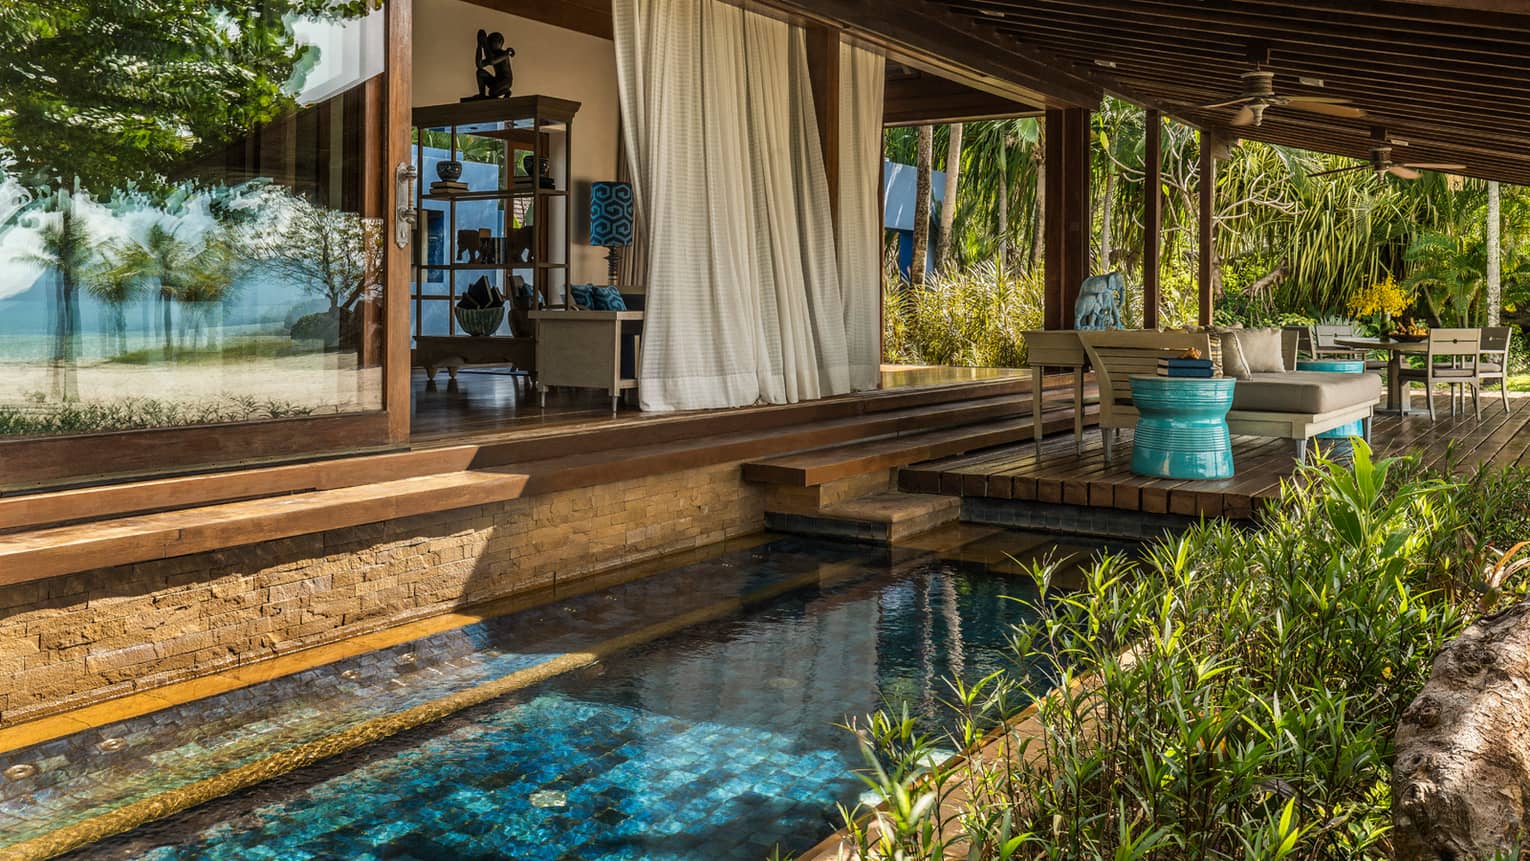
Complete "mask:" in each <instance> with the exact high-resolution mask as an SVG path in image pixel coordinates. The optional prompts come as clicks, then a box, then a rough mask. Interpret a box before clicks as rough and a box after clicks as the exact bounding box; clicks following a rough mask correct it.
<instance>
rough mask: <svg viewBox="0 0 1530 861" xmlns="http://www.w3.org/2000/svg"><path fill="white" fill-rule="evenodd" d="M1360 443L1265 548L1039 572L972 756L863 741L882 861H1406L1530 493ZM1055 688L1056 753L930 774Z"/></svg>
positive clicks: (1186, 546) (919, 742)
mask: <svg viewBox="0 0 1530 861" xmlns="http://www.w3.org/2000/svg"><path fill="white" fill-rule="evenodd" d="M1355 447H1356V453H1355V463H1354V466H1353V467H1352V468H1349V467H1344V466H1340V465H1336V464H1334V463H1330V462H1322V463H1319V464H1318V465H1316V466H1313V467H1308V468H1305V469H1304V472H1303V478H1304V480H1305V485H1304V486H1300V487H1299V486H1297V484H1291V485H1288V486H1287V487H1286V488H1285V490H1284V492H1283V494H1282V496H1281V499H1280V502H1279V504H1278V505H1276V506H1272V507H1271V508H1270V509H1269V510H1268V511H1267V512H1266V514H1265V516H1264V518H1263V520H1262V521H1261V523H1260V524H1259V527H1258V528H1257V529H1246V528H1241V527H1238V526H1235V525H1233V524H1230V523H1228V522H1226V521H1222V520H1216V521H1211V522H1206V523H1202V524H1200V525H1198V526H1195V527H1193V528H1191V529H1189V530H1188V531H1186V532H1185V533H1184V534H1183V535H1180V536H1178V537H1175V538H1169V539H1166V540H1164V541H1163V542H1161V543H1159V544H1157V545H1155V546H1154V547H1152V548H1150V549H1149V551H1148V552H1147V553H1146V555H1145V557H1144V558H1143V559H1142V561H1140V562H1135V561H1132V560H1128V559H1125V558H1105V559H1102V560H1101V561H1099V563H1098V564H1097V565H1096V566H1095V567H1094V568H1093V570H1092V571H1091V572H1090V573H1089V574H1088V576H1087V578H1086V579H1087V582H1086V583H1085V584H1084V586H1083V587H1082V588H1081V589H1079V590H1078V591H1076V592H1062V591H1059V590H1056V589H1053V588H1050V587H1051V584H1050V583H1049V582H1048V577H1049V574H1050V571H1049V570H1048V569H1045V568H1043V569H1041V570H1038V571H1036V572H1035V576H1036V577H1037V579H1038V582H1039V585H1040V586H1041V590H1040V595H1041V596H1042V597H1041V598H1039V599H1038V600H1037V601H1036V606H1035V610H1036V613H1037V616H1036V620H1035V621H1034V622H1032V623H1029V624H1026V625H1024V626H1022V627H1020V628H1019V629H1017V630H1016V632H1015V637H1014V648H1015V659H1016V670H1015V671H1014V672H1013V673H1011V674H1007V675H999V676H995V677H993V678H990V679H988V680H985V682H984V683H983V685H981V686H976V687H977V688H982V690H976V689H975V688H953V692H954V694H953V696H952V697H951V701H952V703H951V704H952V706H953V707H954V708H955V709H956V710H957V716H958V718H959V724H960V726H961V727H962V729H961V730H959V731H958V732H957V733H956V737H955V738H950V739H933V738H929V737H924V736H921V735H919V733H918V731H917V730H916V729H915V728H914V727H913V725H912V724H911V723H910V722H907V721H900V720H898V719H897V718H896V717H893V716H889V715H886V714H880V715H873V716H871V717H870V718H867V719H864V720H860V721H856V722H855V724H854V726H853V729H854V730H855V731H856V732H857V734H858V735H859V737H860V740H861V743H862V748H863V751H864V752H865V754H866V756H867V759H868V768H867V769H866V772H865V775H864V776H865V777H866V779H867V781H868V782H869V783H870V784H871V785H872V786H873V788H874V789H875V790H876V792H877V794H878V795H879V796H880V797H881V798H882V799H885V800H886V801H887V806H886V811H885V812H883V813H881V814H879V820H880V823H879V827H878V828H877V829H866V828H864V827H863V826H862V825H858V824H852V835H853V837H854V839H855V840H856V842H858V843H859V844H860V849H861V851H862V857H866V858H893V857H899V858H940V857H949V856H947V855H945V854H944V853H946V852H947V851H955V852H957V853H959V854H961V855H962V856H964V857H970V858H977V859H1000V858H1116V859H1129V858H1146V857H1152V858H1161V859H1201V858H1212V859H1231V858H1250V859H1252V858H1271V859H1278V858H1287V857H1290V858H1346V859H1348V858H1356V859H1358V858H1377V859H1380V858H1386V857H1388V854H1389V845H1388V829H1389V827H1390V798H1389V785H1390V775H1391V772H1390V766H1391V762H1392V757H1393V748H1392V735H1393V730H1394V728H1395V726H1396V723H1397V720H1398V717H1399V715H1400V714H1401V712H1402V710H1403V709H1404V708H1405V707H1406V706H1407V704H1408V703H1409V702H1410V701H1411V700H1412V699H1413V698H1414V696H1416V694H1417V693H1418V691H1419V689H1420V688H1421V687H1422V685H1423V683H1424V681H1425V679H1426V678H1427V676H1428V673H1429V669H1430V662H1431V660H1432V658H1433V656H1434V655H1435V653H1436V652H1437V651H1438V650H1439V648H1440V647H1441V646H1442V645H1443V644H1444V643H1445V642H1447V641H1448V640H1449V639H1450V638H1452V637H1453V636H1455V635H1456V634H1457V633H1459V632H1460V630H1461V629H1462V628H1463V627H1464V625H1465V624H1466V623H1467V621H1468V620H1469V618H1470V615H1471V613H1472V612H1474V611H1475V600H1476V599H1477V597H1478V594H1477V593H1476V592H1475V591H1473V590H1472V589H1470V588H1463V586H1464V584H1466V583H1467V582H1468V581H1470V580H1473V579H1475V578H1476V576H1477V572H1475V571H1472V570H1471V569H1472V566H1476V565H1480V564H1482V562H1483V561H1484V560H1490V559H1492V558H1494V555H1495V553H1497V552H1498V549H1499V548H1502V547H1504V546H1506V545H1507V544H1508V543H1510V542H1511V540H1512V539H1514V538H1516V537H1522V536H1523V535H1524V534H1525V529H1526V526H1527V525H1530V490H1526V489H1525V488H1526V487H1527V486H1530V482H1527V478H1530V474H1527V473H1526V472H1525V471H1523V470H1509V471H1504V470H1482V471H1479V472H1478V473H1475V474H1473V475H1471V476H1467V477H1464V478H1458V477H1455V476H1453V475H1451V474H1450V473H1449V472H1448V471H1442V472H1439V473H1433V472H1430V471H1427V470H1425V469H1424V468H1423V467H1421V466H1420V465H1419V464H1418V462H1417V461H1390V462H1382V463H1374V464H1373V463H1372V462H1371V460H1370V457H1369V452H1368V450H1367V449H1366V448H1365V446H1364V444H1363V443H1359V442H1357V443H1356V444H1355ZM1442 585H1444V586H1446V588H1438V587H1440V586H1442ZM1038 671H1039V672H1041V673H1042V674H1043V675H1048V676H1050V677H1052V678H1054V679H1056V685H1055V688H1054V693H1053V694H1052V695H1051V696H1049V697H1047V698H1045V699H1043V700H1042V701H1041V704H1040V706H1039V708H1038V710H1037V713H1036V719H1037V720H1038V721H1039V723H1040V725H1041V727H1042V728H1043V730H1044V731H1043V732H1042V733H1041V735H1040V736H1039V737H1028V740H1021V739H1020V737H1019V736H1017V735H996V736H995V737H991V738H990V739H988V740H987V743H988V745H990V746H989V747H985V748H982V749H981V750H980V751H979V752H978V753H976V754H974V755H973V757H972V758H971V759H970V760H969V761H968V763H967V764H966V765H965V766H964V767H955V768H944V769H943V768H940V767H937V768H935V769H933V770H931V769H930V768H929V766H928V761H927V759H925V758H927V757H928V756H929V754H930V752H931V751H932V750H933V749H934V748H935V747H938V746H950V745H951V744H952V743H953V742H954V743H956V744H957V745H958V746H960V747H962V748H964V749H968V750H974V749H975V748H974V745H973V743H974V742H976V741H978V739H979V733H980V732H981V730H982V727H983V726H985V725H991V723H992V722H993V721H996V720H998V719H1000V718H1003V717H1005V716H1007V715H1008V714H1010V713H1011V712H1012V709H1013V706H1014V705H1015V704H1016V703H1019V702H1021V701H1023V699H1024V698H1023V697H1020V696H1018V695H1017V694H1019V693H1022V692H1025V690H1026V688H1027V687H1028V686H1029V682H1028V679H1030V678H1033V677H1034V675H1033V674H1035V673H1037V672H1038ZM862 812H864V811H862ZM847 813H848V812H847ZM847 818H848V819H849V820H850V821H851V822H852V823H854V822H855V817H854V816H847ZM953 844H954V849H953ZM900 853H901V854H900Z"/></svg>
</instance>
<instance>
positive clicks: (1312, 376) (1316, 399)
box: [1232, 371, 1381, 415]
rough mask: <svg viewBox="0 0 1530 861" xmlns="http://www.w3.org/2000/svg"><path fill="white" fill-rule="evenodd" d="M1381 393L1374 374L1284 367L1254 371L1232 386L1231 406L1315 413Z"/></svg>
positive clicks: (1258, 410)
mask: <svg viewBox="0 0 1530 861" xmlns="http://www.w3.org/2000/svg"><path fill="white" fill-rule="evenodd" d="M1380 397H1381V378H1380V377H1378V376H1376V375H1375V374H1336V373H1329V372H1325V371H1286V372H1285V373H1281V374H1254V375H1253V376H1251V377H1250V378H1249V379H1247V380H1239V381H1238V382H1237V385H1236V387H1234V389H1233V403H1232V408H1233V409H1235V410H1249V411H1251V412H1265V413H1307V414H1312V415H1317V414H1320V413H1326V412H1331V411H1333V410H1340V409H1344V408H1345V407H1352V406H1355V405H1356V404H1363V403H1369V402H1370V401H1374V400H1377V399H1378V398H1380Z"/></svg>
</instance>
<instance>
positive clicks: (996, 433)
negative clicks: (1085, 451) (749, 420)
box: [744, 398, 1095, 487]
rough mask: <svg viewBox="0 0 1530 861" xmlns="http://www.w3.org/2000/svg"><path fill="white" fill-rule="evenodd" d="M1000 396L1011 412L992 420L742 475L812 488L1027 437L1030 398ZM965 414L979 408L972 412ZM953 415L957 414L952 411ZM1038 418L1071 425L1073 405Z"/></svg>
mask: <svg viewBox="0 0 1530 861" xmlns="http://www.w3.org/2000/svg"><path fill="white" fill-rule="evenodd" d="M999 400H1006V401H1009V403H1005V404H995V405H993V406H994V407H995V408H1003V409H1005V410H1008V411H1011V412H1010V413H1009V414H1010V416H1011V417H1008V418H1004V419H1001V420H997V421H993V420H988V421H985V420H984V419H983V418H974V419H973V421H972V422H971V423H967V424H963V425H962V426H960V427H948V428H943V429H939V430H923V431H919V430H913V429H909V430H904V431H901V432H899V433H898V435H896V436H894V437H891V438H888V439H882V440H877V441H874V442H856V443H854V444H853V445H841V446H834V447H829V448H822V449H818V450H815V451H807V452H802V453H799V454H790V455H784V456H781V457H774V458H770V459H767V460H759V461H754V462H751V463H746V464H744V478H745V479H746V480H748V481H755V482H760V483H762V484H778V485H786V486H794V487H811V486H813V485H818V484H823V483H825V482H829V481H834V480H836V479H842V478H848V477H850V476H854V475H860V474H864V473H869V472H875V471H877V470H886V469H894V468H897V467H901V466H906V465H908V464H911V463H918V462H920V461H924V460H931V459H934V458H943V457H949V456H952V455H956V454H962V453H964V452H969V451H977V450H979V449H985V448H993V447H995V446H1002V445H1009V444H1012V443H1018V442H1023V441H1027V440H1030V439H1031V436H1032V433H1033V428H1034V424H1033V422H1032V418H1031V416H1030V415H1029V413H1030V399H1029V398H1016V399H999ZM1015 402H1018V403H1015ZM1016 409H1018V410H1019V411H1020V412H1022V413H1023V415H1021V416H1015V415H1014V413H1013V410H1016ZM1094 414H1095V411H1094V410H1090V411H1089V415H1090V416H1093V415H1094ZM966 415H969V416H976V415H979V413H977V412H976V411H973V412H969V413H967V414H966ZM952 418H953V419H955V418H957V416H956V415H955V414H953V415H952ZM978 422H981V423H978ZM1042 422H1043V425H1042V429H1043V433H1047V434H1050V433H1058V432H1061V431H1064V430H1068V429H1071V428H1072V426H1073V425H1072V422H1073V418H1072V409H1071V407H1070V408H1060V409H1051V410H1047V411H1046V412H1044V413H1043V414H1042Z"/></svg>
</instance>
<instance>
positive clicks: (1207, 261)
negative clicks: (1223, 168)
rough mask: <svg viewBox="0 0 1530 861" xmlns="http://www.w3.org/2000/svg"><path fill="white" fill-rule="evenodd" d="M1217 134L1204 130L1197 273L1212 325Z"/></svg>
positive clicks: (1205, 319)
mask: <svg viewBox="0 0 1530 861" xmlns="http://www.w3.org/2000/svg"><path fill="white" fill-rule="evenodd" d="M1216 191H1217V157H1216V138H1215V137H1214V136H1213V135H1212V134H1211V133H1210V132H1208V131H1206V130H1205V129H1202V130H1201V188H1200V192H1201V195H1200V197H1201V202H1200V209H1201V213H1200V230H1199V234H1200V237H1199V238H1200V255H1199V256H1200V260H1199V261H1198V268H1199V272H1198V273H1197V274H1198V276H1199V278H1198V283H1199V285H1200V306H1201V310H1200V323H1201V325H1202V326H1210V325H1211V312H1212V296H1211V276H1212V262H1213V261H1214V259H1215V258H1216V247H1215V244H1214V240H1215V238H1216V237H1215V222H1216V202H1217V195H1216Z"/></svg>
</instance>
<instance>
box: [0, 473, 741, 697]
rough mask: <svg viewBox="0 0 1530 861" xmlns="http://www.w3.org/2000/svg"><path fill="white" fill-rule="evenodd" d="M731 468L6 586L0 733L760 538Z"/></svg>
mask: <svg viewBox="0 0 1530 861" xmlns="http://www.w3.org/2000/svg"><path fill="white" fill-rule="evenodd" d="M762 500H763V494H762V493H761V491H760V489H759V488H758V487H757V486H754V485H749V484H745V483H744V482H743V481H742V480H741V478H740V475H739V468H738V465H737V464H730V465H722V466H713V467H705V468H700V469H693V470H687V471H683V472H675V473H670V474H667V475H661V476H652V477H648V478H643V479H635V480H632V481H625V482H619V483H615V484H608V485H601V486H597V487H589V488H580V489H576V490H568V491H560V492H557V493H552V494H547V495H544V496H535V497H530V498H526V499H517V500H512V501H510V502H504V503H495V504H492V505H483V506H478V507H475V508H468V509H461V510H458V511H449V512H441V513H438V514H431V515H425V516H420V517H411V518H405V519H402V520H396V521H392V522H388V523H378V524H372V525H368V526H360V527H354V528H348V529H340V530H335V531H332V532H324V533H317V534H313V535H305V536H300V537H296V538H289V539H283V540H280V541H271V542H266V543H264V544H253V545H246V546H242V547H234V548H229V549H226V550H219V551H215V552H211V553H201V554H196V555H192V556H183V557H177V558H174V559H165V560H159V561H155V562H147V563H142V564H136V565H125V566H120V567H114V568H103V569H98V570H95V571H87V572H82V573H78V574H72V575H68V576H64V577H56V578H52V579H49V580H43V581H36V582H31V583H23V584H19V585H15V586H5V587H0V676H3V677H4V678H5V679H6V680H7V684H6V685H5V686H3V687H0V726H4V725H9V724H13V723H16V722H18V721H21V720H26V719H29V718H33V717H38V716H41V715H44V714H48V713H51V712H56V711H60V710H63V709H65V708H70V707H74V706H78V705H82V704H86V703H90V702H95V701H99V700H103V699H107V698H110V697H113V696H119V695H122V694H126V693H129V692H133V691H139V690H144V689H148V688H153V687H156V686H159V685H164V684H168V683H171V682H177V681H182V680H185V679H188V678H192V677H195V676H198V675H205V674H207V673H211V672H216V671H219V670H227V669H230V668H232V667H235V666H240V665H243V664H249V663H253V662H256V661H259V660H261V659H263V658H267V657H271V656H273V655H277V654H284V653H288V652H293V651H296V650H299V649H303V648H307V647H310V646H314V645H318V644H322V643H327V642H332V641H335V640H339V639H343V638H345V637H350V636H355V635H357V634H361V633H365V632H368V631H374V630H378V629H381V628H386V627H388V626H391V625H397V624H400V623H402V622H406V621H409V620H412V619H417V618H421V617H424V616H431V615H436V614H439V613H443V612H447V611H449V610H452V609H456V608H459V607H462V606H464V605H468V604H474V603H479V602H482V601H487V600H492V599H496V598H502V597H505V596H508V595H513V594H516V593H520V592H525V591H528V590H532V589H537V588H540V587H546V586H550V585H554V584H555V583H562V582H566V581H569V580H573V579H578V578H581V577H587V576H589V575H592V574H596V573H600V572H602V571H606V570H609V569H611V568H614V567H617V566H620V565H624V564H629V563H632V562H636V561H639V560H642V559H648V558H652V557H655V556H659V555H662V554H665V553H673V552H676V551H680V550H686V549H690V548H693V547H697V546H701V545H705V544H710V543H714V542H717V541H721V540H723V539H725V538H730V537H735V536H739V535H745V534H748V533H751V532H756V531H758V530H759V529H761V528H762V526H763V522H764V511H763V501H762Z"/></svg>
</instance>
